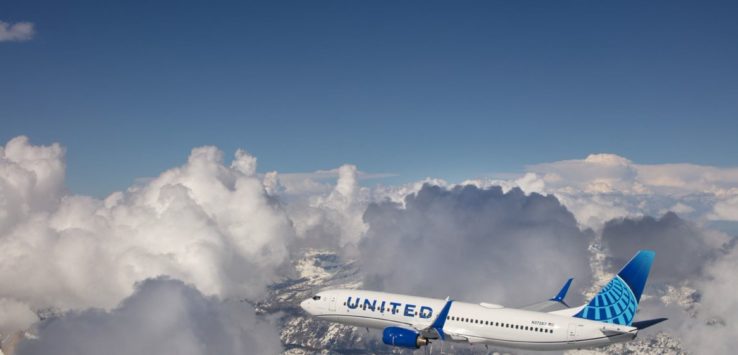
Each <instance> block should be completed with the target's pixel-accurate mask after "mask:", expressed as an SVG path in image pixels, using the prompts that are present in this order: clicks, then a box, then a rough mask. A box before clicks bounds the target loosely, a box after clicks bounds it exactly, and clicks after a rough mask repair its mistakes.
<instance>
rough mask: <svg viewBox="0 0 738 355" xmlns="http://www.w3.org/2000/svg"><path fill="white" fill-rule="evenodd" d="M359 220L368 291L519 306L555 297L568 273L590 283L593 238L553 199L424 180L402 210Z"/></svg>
mask: <svg viewBox="0 0 738 355" xmlns="http://www.w3.org/2000/svg"><path fill="white" fill-rule="evenodd" d="M364 219H365V221H366V222H367V224H368V225H369V230H368V232H367V235H366V237H365V238H364V239H363V240H362V243H361V245H360V246H359V250H360V251H361V257H360V258H361V259H360V260H361V269H362V272H363V273H364V274H365V279H366V283H367V285H368V286H369V287H370V288H380V289H384V290H388V291H391V292H405V293H408V292H409V293H420V294H424V295H429V296H430V295H432V296H436V297H446V296H453V297H455V298H457V299H459V300H468V301H487V302H493V303H495V302H499V303H503V304H509V305H516V304H517V305H524V304H525V303H526V302H528V303H534V302H537V301H541V300H543V299H544V298H545V297H550V296H553V295H554V294H555V292H557V291H558V289H559V288H560V287H561V285H562V284H563V282H564V281H565V280H566V279H567V278H568V277H570V276H574V277H576V278H577V282H578V283H577V285H579V286H580V287H581V286H582V285H588V284H589V282H590V278H591V271H590V268H589V253H588V251H587V246H588V245H589V242H590V240H591V237H592V235H591V233H589V232H586V231H581V230H580V229H579V228H578V227H577V222H576V220H575V219H574V216H573V215H572V214H571V213H569V212H568V211H567V210H566V208H564V207H563V206H562V205H561V204H559V202H558V201H557V200H556V199H555V198H554V197H552V196H542V195H538V194H531V195H525V194H524V193H523V192H522V191H521V190H520V189H512V190H510V191H508V192H507V193H504V192H503V191H502V189H501V188H499V187H490V188H488V189H479V188H476V187H474V186H465V187H456V188H452V189H450V190H447V189H444V188H441V187H438V186H430V185H425V186H424V187H423V188H421V189H420V191H418V192H417V194H414V195H409V196H407V197H406V199H405V204H404V207H403V206H401V205H399V204H396V203H392V202H384V203H379V204H373V205H371V206H369V208H368V209H367V211H366V214H365V216H364ZM451 290H453V294H449V292H451ZM549 294H550V295H549ZM576 298H577V296H576V295H574V296H573V299H576Z"/></svg>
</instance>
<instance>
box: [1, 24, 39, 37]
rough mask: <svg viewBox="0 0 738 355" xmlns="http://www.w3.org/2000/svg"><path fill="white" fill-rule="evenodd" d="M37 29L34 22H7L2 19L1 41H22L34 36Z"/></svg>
mask: <svg viewBox="0 0 738 355" xmlns="http://www.w3.org/2000/svg"><path fill="white" fill-rule="evenodd" d="M34 33H35V31H34V28H33V23H30V22H16V23H12V24H11V23H7V22H3V21H0V42H11V41H14V42H22V41H28V40H30V39H31V38H33V35H34Z"/></svg>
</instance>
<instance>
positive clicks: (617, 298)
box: [574, 250, 656, 325]
mask: <svg viewBox="0 0 738 355" xmlns="http://www.w3.org/2000/svg"><path fill="white" fill-rule="evenodd" d="M655 255H656V253H655V252H653V251H651V250H641V251H639V252H638V253H637V254H636V255H635V256H634V257H633V259H631V260H630V262H628V264H626V265H625V267H623V269H622V270H620V272H619V273H618V274H617V276H615V277H614V278H613V279H612V280H611V281H610V282H609V283H608V284H607V285H605V287H603V288H602V289H601V290H600V292H598V293H597V295H596V296H595V297H594V298H593V299H592V300H591V301H590V302H589V304H587V305H586V306H585V307H584V308H582V310H581V311H579V313H577V314H575V315H574V317H577V318H584V319H591V320H596V321H600V322H606V323H614V324H621V325H631V324H632V323H633V317H634V316H635V313H636V310H637V309H638V302H640V300H641V294H643V288H644V287H645V286H646V279H648V272H649V271H650V270H651V264H652V263H653V258H654V256H655Z"/></svg>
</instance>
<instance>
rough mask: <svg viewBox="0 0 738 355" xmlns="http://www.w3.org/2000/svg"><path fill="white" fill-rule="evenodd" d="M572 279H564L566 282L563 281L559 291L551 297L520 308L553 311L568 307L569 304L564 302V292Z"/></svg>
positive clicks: (567, 289)
mask: <svg viewBox="0 0 738 355" xmlns="http://www.w3.org/2000/svg"><path fill="white" fill-rule="evenodd" d="M572 280H574V279H573V278H571V279H568V280H566V283H564V286H563V287H562V288H561V290H560V291H559V293H558V294H557V295H556V296H554V297H553V298H550V299H548V300H546V301H543V302H538V303H535V304H532V305H529V306H525V307H522V308H521V309H525V310H528V311H534V312H546V313H547V312H554V311H560V310H562V309H567V308H569V305H568V304H566V302H564V297H566V293H567V292H568V291H569V286H571V282H572Z"/></svg>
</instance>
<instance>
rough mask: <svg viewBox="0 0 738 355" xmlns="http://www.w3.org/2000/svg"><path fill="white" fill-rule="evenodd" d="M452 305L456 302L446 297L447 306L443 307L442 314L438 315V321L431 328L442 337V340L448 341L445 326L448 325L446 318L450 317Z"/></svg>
mask: <svg viewBox="0 0 738 355" xmlns="http://www.w3.org/2000/svg"><path fill="white" fill-rule="evenodd" d="M452 303H454V301H453V300H452V299H451V298H449V297H446V304H445V305H443V309H441V313H438V316H437V317H436V320H434V321H433V324H431V328H433V329H435V330H436V332H438V336H440V337H441V340H446V335H445V334H444V333H443V326H444V325H445V324H446V318H447V317H448V311H449V310H450V309H451V304H452Z"/></svg>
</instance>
